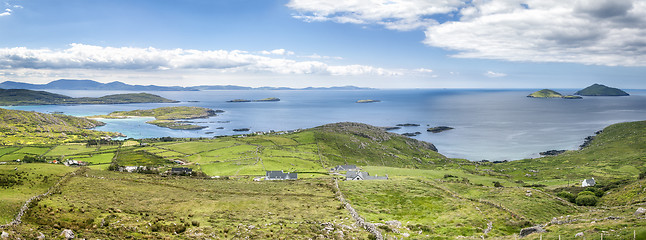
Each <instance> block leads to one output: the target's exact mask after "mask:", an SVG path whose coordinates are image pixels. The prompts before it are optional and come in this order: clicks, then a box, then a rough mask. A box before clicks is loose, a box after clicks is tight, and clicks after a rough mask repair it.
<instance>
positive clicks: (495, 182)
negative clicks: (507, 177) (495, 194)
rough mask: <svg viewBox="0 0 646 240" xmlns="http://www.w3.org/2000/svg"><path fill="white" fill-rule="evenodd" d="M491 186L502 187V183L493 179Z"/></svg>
mask: <svg viewBox="0 0 646 240" xmlns="http://www.w3.org/2000/svg"><path fill="white" fill-rule="evenodd" d="M493 186H494V187H503V186H502V184H501V183H500V182H498V181H494V182H493Z"/></svg>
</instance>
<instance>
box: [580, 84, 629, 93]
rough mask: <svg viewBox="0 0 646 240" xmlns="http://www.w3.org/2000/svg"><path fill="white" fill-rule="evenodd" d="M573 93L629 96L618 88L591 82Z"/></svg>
mask: <svg viewBox="0 0 646 240" xmlns="http://www.w3.org/2000/svg"><path fill="white" fill-rule="evenodd" d="M574 95H581V96H629V95H630V94H628V93H627V92H624V91H623V90H621V89H618V88H612V87H608V86H606V85H602V84H596V83H595V84H592V85H591V86H589V87H587V88H584V89H581V90H579V91H578V92H576V93H574Z"/></svg>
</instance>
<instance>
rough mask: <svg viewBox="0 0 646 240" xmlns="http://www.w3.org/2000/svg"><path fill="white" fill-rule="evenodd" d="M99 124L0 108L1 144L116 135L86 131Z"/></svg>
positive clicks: (76, 118)
mask: <svg viewBox="0 0 646 240" xmlns="http://www.w3.org/2000/svg"><path fill="white" fill-rule="evenodd" d="M101 125H103V123H102V122H99V121H96V120H90V119H86V118H79V117H72V116H67V115H61V114H47V113H38V112H28V111H20V110H8V109H2V108H0V145H17V144H52V143H62V142H72V141H81V140H88V139H98V138H101V137H104V136H117V135H119V134H118V133H111V132H99V131H92V130H89V129H90V128H94V127H96V126H101Z"/></svg>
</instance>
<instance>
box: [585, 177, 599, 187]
mask: <svg viewBox="0 0 646 240" xmlns="http://www.w3.org/2000/svg"><path fill="white" fill-rule="evenodd" d="M596 184H597V182H595V181H594V178H591V179H583V182H581V187H594V185H596Z"/></svg>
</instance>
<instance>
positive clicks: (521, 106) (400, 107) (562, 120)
mask: <svg viewBox="0 0 646 240" xmlns="http://www.w3.org/2000/svg"><path fill="white" fill-rule="evenodd" d="M533 91H535V90H361V91H331V90H303V91H301V90H285V91H282V90H281V91H277V90H273V91H262V90H253V91H236V90H230V91H224V90H223V91H198V92H193V91H191V92H151V93H153V94H157V95H160V96H163V97H166V98H169V99H175V100H179V101H182V102H180V103H162V104H158V103H155V104H116V105H57V106H53V105H52V106H17V107H6V108H10V109H20V110H33V111H38V112H63V113H65V114H69V115H74V116H88V115H98V114H107V113H110V112H112V111H117V110H134V109H151V108H156V107H162V106H200V107H207V108H212V109H222V110H225V111H226V112H225V113H222V114H218V116H215V117H211V118H208V119H196V120H193V121H194V122H196V124H198V125H203V126H208V128H206V129H202V130H171V129H166V128H160V127H157V126H154V125H150V124H146V123H145V121H148V120H150V118H132V119H105V120H103V121H104V122H106V123H107V125H106V126H103V127H98V128H96V129H97V130H102V131H116V132H121V133H124V134H126V135H128V137H133V138H146V137H163V136H172V137H212V136H216V135H232V134H238V133H239V132H234V131H232V130H233V129H235V128H250V129H251V131H252V132H253V131H269V130H276V131H279V130H292V129H298V128H310V127H315V126H319V125H323V124H327V123H334V122H343V121H352V122H362V123H367V124H371V125H376V126H394V125H396V124H400V123H416V124H420V125H421V126H419V127H402V129H399V130H394V131H393V132H396V133H406V132H421V134H420V135H418V136H416V137H414V138H416V139H420V140H424V141H428V142H431V143H433V144H435V146H437V148H438V149H439V152H440V153H442V154H444V155H446V156H449V157H458V158H466V159H469V160H476V161H477V160H482V159H488V160H506V159H507V160H515V159H522V158H528V157H538V156H539V155H538V152H541V151H546V150H551V149H576V148H577V147H578V146H579V145H580V144H581V143H582V142H583V138H585V137H586V136H589V135H592V134H594V132H595V131H597V130H600V129H603V128H604V127H606V126H607V125H610V124H613V123H618V122H625V121H636V120H646V91H643V90H632V91H628V92H629V93H630V94H631V96H628V97H585V98H584V99H581V100H565V99H532V98H527V97H525V96H526V95H528V94H529V93H531V92H533ZM557 91H559V92H561V93H564V94H571V93H572V92H574V91H575V90H568V89H566V90H563V89H560V90H559V89H557ZM51 92H56V93H60V94H65V95H68V96H73V97H86V96H94V97H97V96H103V95H108V94H115V93H124V92H122V91H119V92H117V91H63V90H51ZM267 97H278V98H280V99H281V101H280V102H250V103H227V102H226V101H227V100H231V99H237V98H243V99H262V98H267ZM359 99H378V100H381V102H379V103H363V104H361V103H355V101H357V100H359ZM188 101H199V102H188ZM440 125H445V126H450V127H454V128H455V129H453V130H449V131H445V132H441V133H430V132H426V128H428V127H430V126H440ZM218 127H223V128H224V129H216V128H218ZM211 132H212V133H211Z"/></svg>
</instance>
